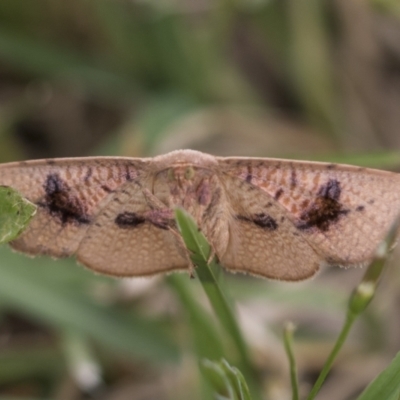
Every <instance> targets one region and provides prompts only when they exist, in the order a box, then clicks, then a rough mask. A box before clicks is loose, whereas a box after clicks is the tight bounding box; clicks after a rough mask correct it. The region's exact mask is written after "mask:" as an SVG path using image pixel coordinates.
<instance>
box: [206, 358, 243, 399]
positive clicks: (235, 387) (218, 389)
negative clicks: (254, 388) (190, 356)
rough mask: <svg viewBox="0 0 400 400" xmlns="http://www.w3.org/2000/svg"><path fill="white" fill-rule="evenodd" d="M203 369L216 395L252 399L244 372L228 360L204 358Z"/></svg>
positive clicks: (219, 397)
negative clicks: (216, 360)
mask: <svg viewBox="0 0 400 400" xmlns="http://www.w3.org/2000/svg"><path fill="white" fill-rule="evenodd" d="M202 370H203V373H204V375H205V377H206V378H207V380H208V382H209V383H210V385H211V387H212V389H213V391H214V397H215V398H216V399H220V400H222V399H226V400H251V396H250V392H249V388H248V387H247V383H246V381H245V379H244V377H243V375H242V373H241V372H240V371H239V370H238V369H237V368H235V367H232V366H231V365H229V363H228V362H227V361H226V360H221V361H219V362H215V361H210V360H207V359H206V360H203V362H202Z"/></svg>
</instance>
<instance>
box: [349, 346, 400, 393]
mask: <svg viewBox="0 0 400 400" xmlns="http://www.w3.org/2000/svg"><path fill="white" fill-rule="evenodd" d="M399 397H400V352H399V353H397V355H396V357H395V358H394V359H393V361H392V362H391V363H390V365H389V366H388V367H387V368H386V369H385V370H384V371H382V372H381V373H380V374H379V375H378V376H377V377H376V378H375V379H374V380H373V381H372V382H371V383H370V384H369V385H368V387H367V388H366V389H365V390H364V391H363V392H362V393H361V395H360V396H359V397H358V398H357V400H376V399H382V400H398V399H399Z"/></svg>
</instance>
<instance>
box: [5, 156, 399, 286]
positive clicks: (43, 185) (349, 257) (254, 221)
mask: <svg viewBox="0 0 400 400" xmlns="http://www.w3.org/2000/svg"><path fill="white" fill-rule="evenodd" d="M0 185H6V186H11V187H13V188H15V189H17V190H18V191H20V192H21V193H22V194H23V195H24V196H25V197H26V198H27V199H28V200H30V201H32V202H33V203H35V204H36V205H37V206H38V212H37V214H36V216H35V217H34V218H33V220H32V222H31V223H30V225H29V226H28V228H27V229H26V231H25V232H24V233H23V234H22V235H21V236H20V237H19V238H18V239H16V240H14V241H13V242H12V243H11V246H12V247H13V248H15V249H16V250H19V251H22V252H25V253H28V254H31V255H36V254H48V255H51V256H53V257H67V256H71V255H76V257H77V259H78V261H79V262H81V263H82V264H84V265H86V266H87V267H89V268H90V269H93V270H95V271H98V272H101V273H104V274H108V275H114V276H145V275H153V274H156V273H162V272H167V271H173V270H190V268H191V263H190V258H189V254H188V251H187V250H186V249H185V247H184V244H183V241H182V238H181V236H180V234H179V232H178V230H177V226H176V224H175V221H174V213H173V210H174V208H175V207H183V208H184V209H185V210H186V211H187V212H189V213H190V214H191V215H192V216H193V218H194V219H195V220H196V222H197V224H198V226H199V227H200V229H201V230H202V232H203V233H204V234H205V236H206V237H207V239H208V241H209V242H210V244H211V246H212V248H213V250H214V252H215V254H216V256H217V257H218V259H219V260H220V262H221V263H222V265H223V266H224V267H225V268H226V269H227V270H229V271H240V272H245V273H250V274H255V275H259V276H263V277H268V278H273V279H281V280H288V281H296V280H301V279H305V278H308V277H311V276H312V275H314V274H315V273H316V272H317V271H318V269H319V266H320V265H321V264H332V265H342V266H353V265H360V264H363V263H366V262H368V261H369V260H370V259H371V257H372V254H373V252H374V250H375V248H376V247H377V245H378V243H379V242H380V240H382V238H383V237H384V235H385V233H386V231H387V230H388V229H389V227H390V225H391V223H392V221H393V220H394V219H395V217H396V216H397V214H398V212H399V211H400V174H395V173H391V172H385V171H378V170H373V169H366V168H360V167H353V166H349V165H336V164H324V163H316V162H302V161H289V160H278V159H263V158H223V157H214V156H211V155H208V154H204V153H200V152H198V151H193V150H178V151H174V152H172V153H169V154H165V155H162V156H158V157H155V158H142V159H140V158H122V157H117V158H111V157H89V158H65V159H54V160H38V161H27V162H16V163H9V164H3V165H0Z"/></svg>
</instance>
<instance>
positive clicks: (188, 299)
mask: <svg viewBox="0 0 400 400" xmlns="http://www.w3.org/2000/svg"><path fill="white" fill-rule="evenodd" d="M167 279H168V283H169V284H170V285H171V286H172V287H173V289H174V290H175V292H176V294H177V295H178V296H179V298H180V300H181V304H182V307H184V308H185V309H186V312H187V314H188V315H189V318H190V325H191V329H192V332H193V334H192V335H193V338H194V343H195V347H196V352H197V355H198V358H199V359H200V360H202V359H203V358H209V359H213V360H219V359H220V358H222V357H223V356H224V350H223V346H222V342H221V339H220V335H219V334H218V331H217V329H216V328H215V324H214V322H213V321H212V319H211V318H210V316H209V315H208V314H207V313H206V312H205V311H204V309H203V308H202V307H201V305H200V304H199V303H198V301H196V299H195V296H194V293H193V291H192V290H190V289H191V287H189V283H190V282H189V279H188V277H187V276H183V275H181V274H174V275H170V276H169V277H168V278H167ZM185 279H186V281H185Z"/></svg>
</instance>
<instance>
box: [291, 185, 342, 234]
mask: <svg viewBox="0 0 400 400" xmlns="http://www.w3.org/2000/svg"><path fill="white" fill-rule="evenodd" d="M340 195H341V188H340V182H339V181H337V180H336V179H330V180H329V181H328V182H327V183H326V184H325V185H323V186H322V187H321V188H320V189H319V191H318V194H317V197H316V198H315V200H314V201H313V202H311V204H310V205H309V206H308V207H307V208H306V209H305V210H304V211H303V212H302V213H301V215H300V221H299V223H298V224H297V228H298V229H302V230H305V229H310V228H317V229H319V230H320V231H322V232H325V231H327V230H328V229H329V228H330V226H331V224H333V223H335V222H337V221H338V220H339V218H340V217H342V216H344V215H346V214H348V213H349V210H346V209H344V208H343V206H342V204H341V203H340V201H339V200H340Z"/></svg>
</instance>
